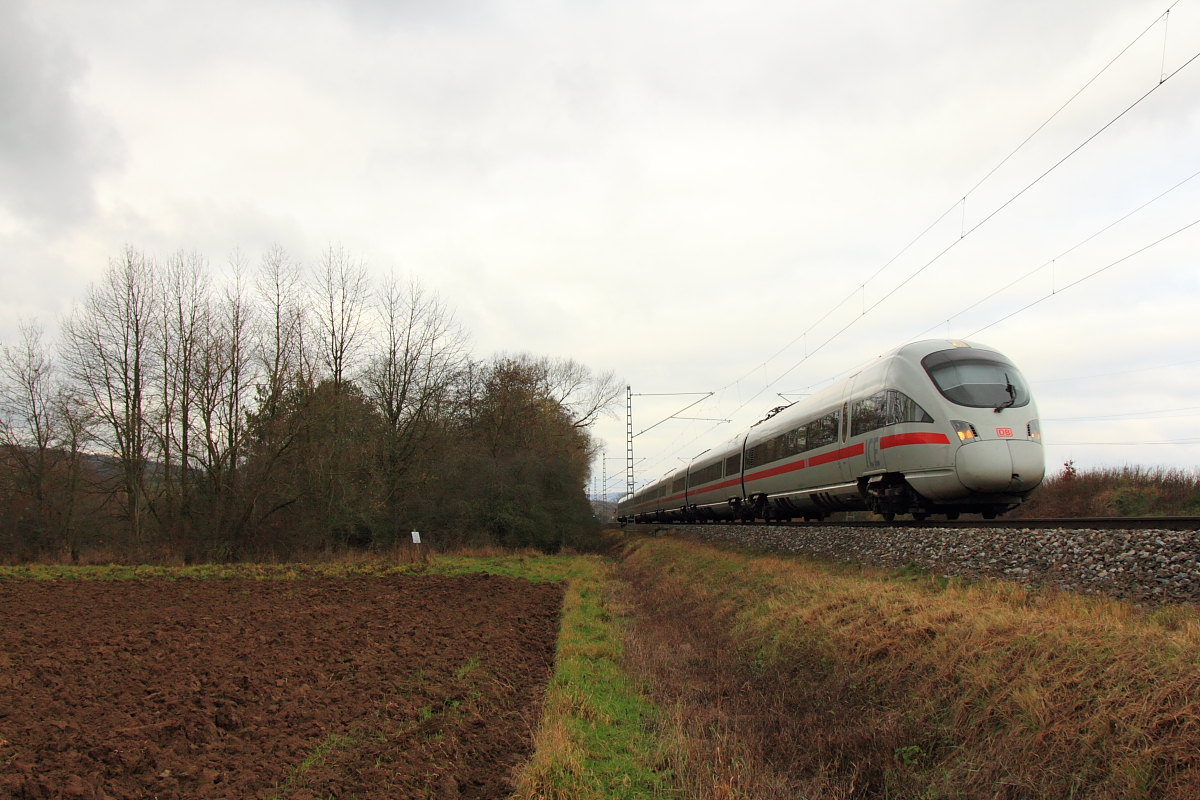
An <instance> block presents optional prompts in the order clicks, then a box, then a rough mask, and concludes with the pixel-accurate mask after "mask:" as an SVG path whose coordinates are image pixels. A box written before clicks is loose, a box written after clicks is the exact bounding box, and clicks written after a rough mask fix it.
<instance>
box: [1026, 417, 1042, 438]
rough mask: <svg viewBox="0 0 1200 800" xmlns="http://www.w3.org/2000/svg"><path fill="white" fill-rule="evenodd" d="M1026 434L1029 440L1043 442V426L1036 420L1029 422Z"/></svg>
mask: <svg viewBox="0 0 1200 800" xmlns="http://www.w3.org/2000/svg"><path fill="white" fill-rule="evenodd" d="M1025 433H1027V434H1029V438H1030V439H1033V440H1034V441H1038V442H1040V441H1041V440H1042V426H1041V424H1040V423H1039V422H1038V421H1037V420H1036V419H1031V420H1029V424H1028V425H1026V426H1025Z"/></svg>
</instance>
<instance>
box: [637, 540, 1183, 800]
mask: <svg viewBox="0 0 1200 800" xmlns="http://www.w3.org/2000/svg"><path fill="white" fill-rule="evenodd" d="M622 569H623V574H624V577H625V579H626V580H628V581H629V582H630V584H631V585H632V586H633V587H634V588H635V590H636V591H635V592H634V594H633V596H634V597H635V598H636V602H635V606H636V607H637V609H638V614H637V615H635V616H637V617H638V618H639V621H638V622H637V623H636V625H635V627H633V628H632V633H631V635H630V641H629V642H628V643H627V648H626V649H627V654H628V659H629V663H630V666H631V667H633V668H634V669H636V670H637V671H638V672H639V673H640V674H641V675H642V676H643V677H644V678H645V679H646V681H647V684H648V686H650V687H651V688H652V693H653V694H652V696H653V699H654V700H655V701H656V702H657V703H658V704H660V705H661V706H662V708H663V712H662V714H661V717H660V720H661V722H660V724H661V725H663V726H665V730H664V732H663V736H662V738H663V739H664V740H665V741H667V742H669V743H670V745H669V752H668V755H667V757H668V760H669V762H670V767H671V771H672V772H673V773H674V774H675V775H676V776H677V779H678V780H679V781H680V783H681V785H680V788H681V789H682V790H683V793H684V794H685V795H686V796H690V797H698V798H735V797H736V798H741V797H747V798H749V797H755V798H776V797H778V798H782V797H789V798H791V797H810V798H817V797H820V798H837V797H889V798H903V797H913V798H915V797H978V798H1047V797H1063V798H1066V797H1074V798H1084V797H1087V798H1102V797H1103V798H1118V797H1119V798H1137V797H1163V798H1181V799H1182V798H1193V797H1196V796H1200V751H1198V748H1197V745H1198V744H1200V667H1198V666H1197V665H1198V664H1200V619H1198V617H1197V614H1196V613H1195V612H1194V611H1193V610H1189V609H1181V608H1167V609H1163V610H1160V611H1158V612H1155V613H1153V614H1144V613H1142V612H1140V611H1138V610H1135V609H1133V608H1132V607H1131V606H1128V605H1125V604H1121V603H1117V602H1111V601H1102V600H1095V599H1090V598H1082V597H1078V596H1073V595H1065V594H1063V595H1053V594H1045V593H1037V592H1032V591H1029V590H1026V589H1024V588H1021V587H1019V586H1014V585H1009V584H1002V583H991V582H989V583H980V584H975V585H961V584H957V583H953V582H951V583H947V582H945V581H940V580H935V579H933V578H930V577H928V576H923V575H909V576H904V575H901V576H897V575H895V574H892V573H885V572H881V571H867V570H861V569H858V568H850V567H843V566H838V565H832V564H822V563H816V562H805V561H801V560H798V559H792V558H783V557H774V556H753V555H747V554H744V553H735V552H729V551H722V550H718V549H715V548H711V547H706V546H703V545H698V544H695V543H687V542H680V541H675V540H643V541H641V542H638V543H636V544H634V545H633V546H632V547H631V549H630V551H629V553H628V554H627V556H626V558H625V560H624V562H623V568H622Z"/></svg>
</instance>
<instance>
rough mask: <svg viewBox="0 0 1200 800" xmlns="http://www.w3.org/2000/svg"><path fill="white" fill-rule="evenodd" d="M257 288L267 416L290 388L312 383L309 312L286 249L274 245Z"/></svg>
mask: <svg viewBox="0 0 1200 800" xmlns="http://www.w3.org/2000/svg"><path fill="white" fill-rule="evenodd" d="M254 287H255V291H256V293H257V296H258V300H259V302H260V303H261V304H262V306H263V310H262V314H261V316H262V326H263V330H262V332H261V335H260V337H259V346H258V360H259V364H260V367H261V369H262V373H263V385H262V387H261V388H260V390H259V404H260V406H262V410H263V412H265V413H267V414H274V413H275V412H276V411H277V410H278V405H279V402H280V399H281V398H282V397H283V394H284V392H285V391H287V389H288V388H289V387H291V386H294V385H306V384H308V383H311V381H312V369H311V366H310V365H309V363H308V357H307V353H306V351H305V337H304V333H305V316H306V313H307V312H306V306H305V298H304V283H303V276H302V274H301V270H300V266H299V265H298V264H296V263H295V262H294V261H292V260H291V259H290V258H289V257H288V255H287V253H286V252H284V250H283V248H282V247H280V246H279V245H274V246H273V247H271V249H270V250H268V251H267V252H266V254H264V255H263V257H262V262H261V264H260V266H259V269H258V274H257V275H256V276H255V281H254Z"/></svg>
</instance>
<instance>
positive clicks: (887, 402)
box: [850, 389, 933, 436]
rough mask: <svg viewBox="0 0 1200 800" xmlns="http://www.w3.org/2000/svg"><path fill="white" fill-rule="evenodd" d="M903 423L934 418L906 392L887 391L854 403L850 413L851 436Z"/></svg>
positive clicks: (931, 420)
mask: <svg viewBox="0 0 1200 800" xmlns="http://www.w3.org/2000/svg"><path fill="white" fill-rule="evenodd" d="M902 422H933V417H931V416H929V412H927V411H926V410H925V409H923V408H921V406H920V405H918V404H917V402H916V401H915V400H913V399H912V398H911V397H909V396H908V395H906V394H904V392H901V391H897V390H896V389H887V390H886V391H882V392H876V393H875V394H873V395H871V396H870V397H864V398H863V399H861V400H856V401H855V402H854V406H853V408H852V410H851V412H850V435H851V436H859V435H860V434H864V433H867V432H868V431H873V430H878V429H879V428H882V427H884V426H885V425H899V424H900V423H902Z"/></svg>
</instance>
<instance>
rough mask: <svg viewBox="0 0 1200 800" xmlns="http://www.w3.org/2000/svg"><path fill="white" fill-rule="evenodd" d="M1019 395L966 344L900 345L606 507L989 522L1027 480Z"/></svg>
mask: <svg viewBox="0 0 1200 800" xmlns="http://www.w3.org/2000/svg"><path fill="white" fill-rule="evenodd" d="M1044 474H1045V456H1044V453H1043V451H1042V445H1041V430H1040V425H1039V422H1038V418H1037V409H1036V406H1035V405H1034V402H1033V398H1032V396H1031V395H1030V393H1029V389H1028V387H1027V385H1026V384H1025V381H1024V378H1023V377H1022V376H1021V374H1020V372H1019V370H1017V368H1016V366H1015V365H1014V364H1013V363H1012V362H1011V361H1009V360H1008V359H1007V358H1006V357H1004V356H1003V355H1001V354H1000V353H997V352H996V351H994V350H991V349H990V348H987V347H984V346H982V345H979V344H977V343H973V342H963V341H955V340H942V339H938V340H929V341H924V342H916V343H913V344H909V345H905V346H904V347H900V348H898V349H897V350H895V351H893V352H891V353H888V354H887V355H885V356H881V357H880V359H879V360H878V361H877V362H876V363H874V364H871V365H870V366H868V367H866V368H864V369H863V370H861V371H859V372H858V373H856V374H854V375H852V376H851V377H849V378H847V379H845V380H843V381H840V382H838V383H836V384H834V385H833V386H830V387H828V388H827V389H825V390H823V391H822V392H820V393H818V394H815V395H813V396H812V397H809V398H807V399H805V400H803V401H801V402H799V403H795V404H793V405H791V406H787V407H784V408H781V409H776V410H775V411H774V412H772V413H771V414H770V415H768V417H767V418H766V419H764V420H761V421H760V422H758V423H756V424H755V425H754V426H752V427H751V428H750V430H748V431H746V432H745V433H743V434H740V435H739V436H737V437H735V438H734V439H733V440H731V441H730V442H728V443H727V444H726V445H724V446H723V447H720V448H717V449H716V450H715V451H711V452H706V453H703V454H701V455H700V456H697V457H696V458H695V459H693V461H692V463H691V464H689V466H688V467H687V468H686V469H684V470H680V471H678V472H676V473H674V474H672V475H670V476H666V477H664V478H662V479H660V480H659V481H655V482H654V483H652V484H651V485H650V486H648V487H645V488H643V489H642V490H640V491H639V492H638V493H636V494H635V495H634V497H633V498H626V499H625V500H623V501H622V502H621V503H620V504H619V505H618V517H619V519H621V520H622V521H664V522H666V521H672V522H685V521H694V520H719V519H729V518H741V519H792V518H796V517H804V518H806V519H820V518H823V516H824V515H825V514H827V513H829V512H832V511H838V510H846V511H852V510H863V509H868V510H871V511H874V512H876V513H879V514H881V515H883V516H884V517H885V518H887V519H892V518H894V517H895V515H896V514H909V513H911V514H912V515H913V516H914V517H915V518H924V517H926V516H928V515H930V514H934V513H943V514H946V515H947V517H950V518H955V517H957V516H958V515H959V514H960V513H963V512H976V513H981V514H983V515H984V516H985V517H994V516H995V515H997V514H999V513H1003V512H1004V511H1006V510H1008V509H1010V508H1013V507H1015V506H1016V505H1018V504H1020V503H1021V502H1022V501H1023V500H1024V499H1025V498H1026V497H1028V495H1029V493H1030V492H1032V491H1033V489H1035V488H1036V487H1037V486H1038V484H1040V483H1041V481H1042V479H1043V477H1044Z"/></svg>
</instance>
